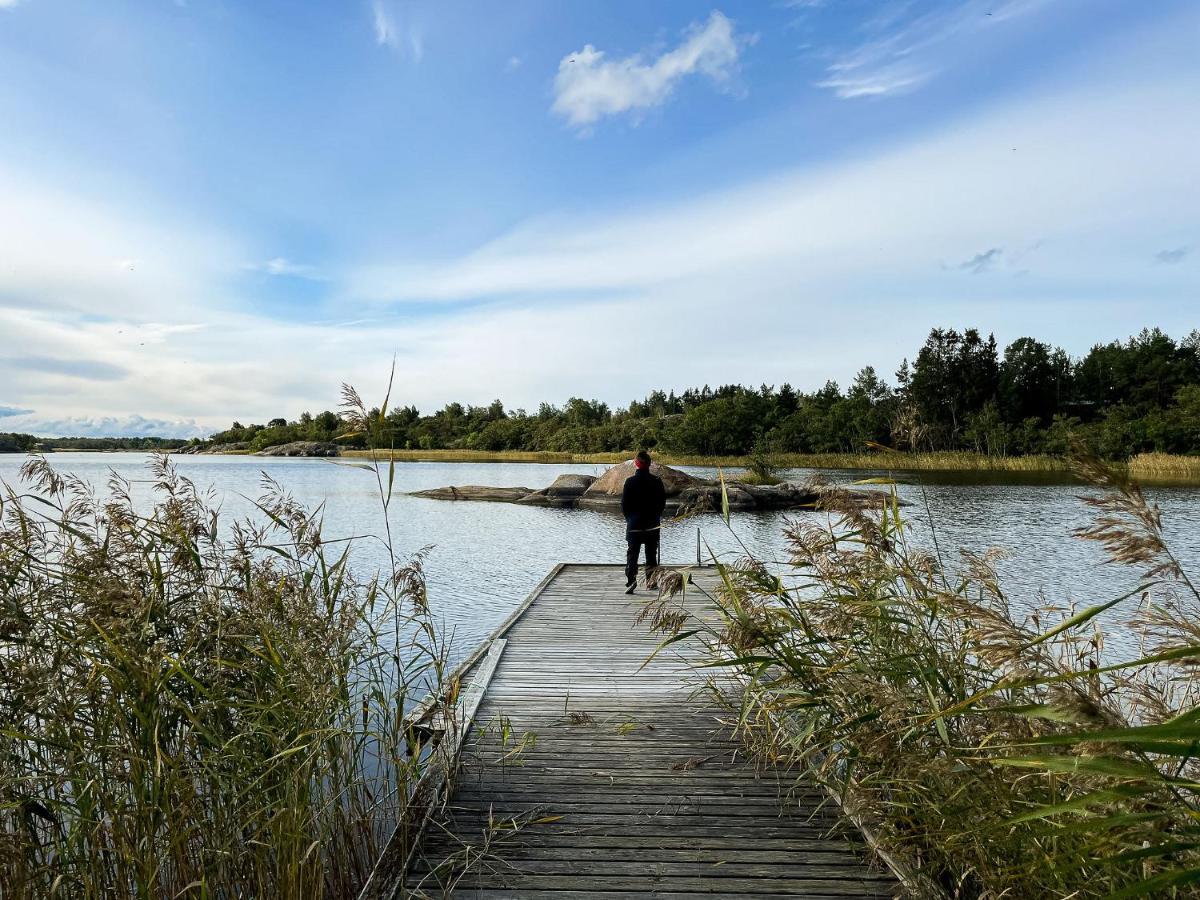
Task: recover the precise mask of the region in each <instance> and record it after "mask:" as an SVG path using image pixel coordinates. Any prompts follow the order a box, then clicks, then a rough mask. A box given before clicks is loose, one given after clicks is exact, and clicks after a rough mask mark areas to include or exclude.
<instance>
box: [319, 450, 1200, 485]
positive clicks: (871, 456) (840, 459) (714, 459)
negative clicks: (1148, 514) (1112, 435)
mask: <svg viewBox="0 0 1200 900" xmlns="http://www.w3.org/2000/svg"><path fill="white" fill-rule="evenodd" d="M372 452H374V453H375V454H376V455H377V456H379V457H382V458H384V459H387V458H388V457H389V451H388V450H377V451H370V450H343V451H342V455H343V456H345V457H369V456H371V454H372ZM390 456H391V458H392V459H395V460H396V461H398V462H500V463H503V462H528V463H548V464H559V465H564V464H587V463H598V464H606V465H612V464H614V463H619V462H624V461H625V460H626V459H629V458H631V457H632V456H633V451H623V452H614V453H558V452H551V451H525V450H493V451H489V450H393V451H390ZM655 459H657V460H659V461H660V462H663V463H666V464H668V465H673V466H713V467H722V468H746V467H748V466H749V465H750V462H751V458H750V457H749V456H695V455H688V454H672V453H666V452H661V453H655ZM773 462H774V463H775V464H776V465H778V466H779V467H780V468H783V469H831V470H837V471H849V470H861V471H879V470H884V471H891V472H943V473H979V474H982V475H986V474H1006V475H1020V474H1028V475H1035V474H1059V475H1062V476H1064V477H1069V476H1070V473H1071V466H1070V464H1069V463H1068V461H1067V460H1066V459H1064V458H1062V457H1058V456H987V455H984V454H982V453H970V452H942V453H907V452H902V451H895V452H878V451H877V452H874V453H781V454H778V455H776V456H774V457H773ZM1126 465H1127V469H1128V471H1129V474H1130V475H1131V476H1132V477H1134V478H1136V479H1138V480H1140V481H1144V482H1146V483H1151V484H1180V485H1200V456H1183V455H1178V454H1170V453H1139V454H1138V455H1137V456H1134V457H1133V458H1132V459H1130V460H1129V462H1128V463H1127V464H1126Z"/></svg>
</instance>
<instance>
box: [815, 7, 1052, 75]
mask: <svg viewBox="0 0 1200 900" xmlns="http://www.w3.org/2000/svg"><path fill="white" fill-rule="evenodd" d="M1046 5H1047V0H967V2H963V3H958V2H955V3H944V2H938V0H934V2H933V3H932V4H931V3H929V2H925V3H920V4H917V3H914V2H912V0H896V2H893V3H891V4H890V5H887V6H885V7H883V9H882V10H878V9H877V10H875V12H874V13H873V14H872V18H871V19H869V20H867V21H866V22H864V23H863V26H862V27H863V29H864V30H865V31H867V32H869V33H870V35H871V36H870V37H869V38H867V39H866V40H865V41H862V42H861V43H859V44H858V45H857V46H855V47H853V48H851V49H850V50H848V51H844V52H842V53H840V54H839V55H838V56H837V58H836V59H835V60H834V61H833V62H832V63H830V64H829V66H828V69H827V72H826V77H825V78H824V79H822V80H821V81H819V82H817V86H818V87H823V88H828V89H830V90H832V91H833V92H834V93H835V94H837V96H839V97H842V98H844V99H855V98H860V97H882V96H889V95H898V94H904V93H908V92H910V91H913V90H916V89H917V88H919V87H921V86H922V85H924V84H926V83H927V82H928V81H930V80H931V79H932V78H934V77H935V76H936V75H938V74H939V73H940V72H941V71H943V70H944V69H945V68H947V67H949V66H951V65H953V64H954V63H955V62H956V61H957V60H958V59H960V58H963V57H966V56H968V55H969V54H971V53H973V52H975V51H976V50H977V49H978V47H979V45H980V43H981V41H982V40H983V39H984V37H985V35H986V34H987V30H988V29H994V28H997V27H999V26H1001V25H1002V24H1003V23H1005V22H1008V21H1011V20H1015V19H1018V18H1020V17H1022V16H1025V15H1027V14H1029V13H1031V12H1034V11H1035V10H1037V9H1039V8H1041V7H1043V6H1046Z"/></svg>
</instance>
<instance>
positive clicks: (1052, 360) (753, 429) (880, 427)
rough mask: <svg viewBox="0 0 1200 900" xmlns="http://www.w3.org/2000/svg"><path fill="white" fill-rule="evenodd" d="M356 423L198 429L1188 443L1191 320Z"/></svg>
mask: <svg viewBox="0 0 1200 900" xmlns="http://www.w3.org/2000/svg"><path fill="white" fill-rule="evenodd" d="M379 412H380V411H379V410H375V411H374V416H373V421H375V422H377V423H378V424H377V425H376V426H375V432H374V433H372V434H369V435H363V434H356V435H348V434H347V430H348V429H347V426H346V424H345V422H344V421H343V419H342V418H341V416H340V415H339V414H338V413H336V412H332V411H328V410H326V411H324V412H321V413H319V414H316V415H312V414H310V413H307V412H305V413H302V414H301V415H300V416H299V418H297V419H295V420H292V421H289V420H288V419H285V418H276V419H272V420H271V421H269V422H267V423H266V424H265V425H255V424H251V425H242V424H241V423H239V422H234V423H233V425H232V426H231V427H230V428H228V429H226V430H225V431H221V432H218V433H216V434H214V435H213V436H212V437H211V439H210V442H211V443H212V444H228V443H241V442H245V443H246V444H247V448H248V449H250V450H259V449H263V448H265V447H269V446H272V445H275V444H282V443H286V442H289V441H296V440H338V441H340V442H342V443H344V444H346V445H349V446H363V445H365V444H366V443H367V442H371V443H373V444H375V445H376V446H385V447H387V446H391V447H395V448H397V449H416V450H432V449H456V450H461V449H465V450H484V451H493V452H495V451H504V450H523V451H558V452H573V453H599V452H612V451H624V450H633V449H637V448H640V447H645V448H659V449H662V450H666V451H668V452H671V453H675V454H681V455H682V454H688V455H703V456H733V455H742V454H747V453H751V452H763V451H766V452H780V453H837V452H857V451H860V450H862V449H863V447H864V446H866V445H867V444H868V443H870V442H874V443H878V444H883V445H886V446H889V447H894V448H896V449H901V450H912V451H939V450H969V451H974V452H977V453H981V454H985V455H989V456H1012V455H1023V454H1033V453H1046V454H1061V453H1063V452H1065V451H1066V450H1067V449H1068V445H1069V444H1070V442H1071V440H1072V439H1074V438H1078V439H1081V440H1083V441H1084V442H1085V443H1086V444H1088V445H1089V446H1090V447H1091V448H1092V449H1093V450H1095V451H1096V452H1097V453H1099V454H1100V455H1101V456H1104V457H1106V458H1109V459H1125V458H1127V457H1129V456H1132V455H1133V454H1136V453H1141V452H1149V451H1157V452H1164V453H1180V454H1195V453H1200V331H1195V330H1194V331H1192V332H1191V333H1190V334H1188V335H1187V336H1185V337H1184V338H1182V339H1180V340H1176V339H1175V338H1172V337H1171V336H1170V335H1168V334H1165V333H1164V332H1163V331H1161V330H1159V329H1157V328H1155V329H1146V330H1143V331H1142V332H1141V333H1140V334H1138V335H1135V336H1133V337H1131V338H1129V339H1128V340H1125V341H1119V340H1114V341H1112V342H1110V343H1107V344H1096V345H1095V346H1093V347H1092V348H1091V350H1090V351H1088V353H1087V354H1085V355H1084V356H1083V357H1081V358H1072V357H1071V356H1070V355H1069V354H1068V353H1066V352H1065V351H1064V350H1062V349H1061V348H1058V347H1054V346H1051V345H1050V344H1048V343H1045V342H1043V341H1039V340H1037V339H1035V338H1032V337H1022V338H1018V339H1017V340H1014V341H1013V342H1012V343H1010V344H1008V345H1007V346H1006V347H1004V348H1003V351H1001V349H1000V348H999V347H998V345H997V343H996V340H995V338H994V337H992V336H991V335H988V336H987V337H984V336H983V335H982V334H981V333H980V332H979V331H978V330H977V329H974V328H968V329H966V330H964V331H961V332H960V331H957V330H955V329H952V328H950V329H945V328H935V329H933V330H932V331H931V332H930V333H929V336H928V338H927V339H926V340H925V343H924V345H923V346H922V347H920V348H919V350H918V351H917V353H916V354H915V355H914V356H913V357H912V358H911V360H909V359H905V360H904V362H903V363H902V364H901V366H900V367H899V369H898V370H897V371H896V372H895V374H894V376H893V377H892V379H891V380H890V381H889V380H888V379H887V378H885V377H883V376H881V375H880V373H879V372H877V371H876V369H875V368H874V367H872V366H869V365H868V366H865V367H864V368H862V369H861V370H860V371H859V372H858V374H857V375H856V376H855V378H854V380H853V381H852V382H851V383H850V384H849V385H847V386H846V387H845V388H842V387H841V386H840V385H838V384H836V383H835V382H832V381H830V382H827V383H826V384H825V385H824V386H823V387H822V388H820V389H819V390H816V391H813V392H811V393H806V392H803V391H797V390H796V389H795V388H793V387H792V386H791V385H790V384H787V383H784V384H781V385H779V386H778V387H775V386H772V385H765V384H764V385H761V386H759V387H757V388H755V387H746V386H743V385H723V386H720V387H716V388H712V387H709V386H708V385H705V386H703V387H700V388H691V389H688V390H685V391H683V392H681V393H677V392H675V391H669V392H668V391H663V390H655V391H652V392H651V393H649V394H648V395H647V396H646V397H645V398H644V399H641V400H634V401H632V402H631V403H630V404H629V405H628V406H627V407H624V408H617V409H612V408H610V407H609V406H608V405H607V404H606V403H603V402H601V401H599V400H595V399H592V400H584V399H582V398H579V397H572V398H570V399H569V400H567V401H566V403H565V404H563V405H562V406H555V405H552V404H550V403H543V404H541V406H540V407H539V408H538V409H537V410H536V411H526V410H524V409H515V410H512V409H507V408H505V406H504V404H503V403H502V402H501V401H500V400H495V401H494V402H492V403H490V404H489V405H487V406H473V405H469V404H463V403H459V402H452V403H448V404H446V406H444V407H443V408H442V409H440V410H437V411H436V412H433V413H428V414H422V412H421V411H420V410H418V409H417V408H416V407H415V406H397V407H395V408H393V409H390V410H388V411H387V413H386V415H384V416H380V415H379Z"/></svg>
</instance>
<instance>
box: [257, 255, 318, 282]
mask: <svg viewBox="0 0 1200 900" xmlns="http://www.w3.org/2000/svg"><path fill="white" fill-rule="evenodd" d="M246 268H247V269H249V270H250V271H253V272H265V273H266V274H268V275H281V276H285V277H289V278H307V279H309V280H310V281H319V280H321V275H320V273H319V272H318V271H317V269H316V267H315V266H310V265H305V264H304V263H296V262H292V261H291V260H290V259H288V258H287V257H284V256H276V257H274V258H273V259H267V260H264V261H262V262H257V263H248V264H247V265H246Z"/></svg>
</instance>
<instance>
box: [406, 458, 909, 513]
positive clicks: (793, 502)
mask: <svg viewBox="0 0 1200 900" xmlns="http://www.w3.org/2000/svg"><path fill="white" fill-rule="evenodd" d="M650 471H651V472H653V473H654V474H655V475H657V476H658V477H659V478H661V479H662V480H663V486H664V487H665V488H666V493H667V509H666V511H667V513H668V514H669V515H675V514H678V513H680V512H686V511H701V510H720V509H721V506H722V495H721V484H720V482H716V481H709V480H707V479H704V478H697V477H696V476H694V475H689V474H688V473H687V472H682V471H680V470H679V469H672V468H671V467H670V466H663V465H659V464H658V463H654V464H652V465H651V468H650ZM633 472H634V465H633V460H629V461H628V462H624V463H621V464H620V465H616V466H613V467H612V468H611V469H609V470H608V471H607V472H605V473H604V474H603V475H601V476H600V477H599V478H594V477H592V476H591V475H575V474H566V475H559V476H558V478H556V479H555V480H554V483H553V484H551V485H550V486H549V487H545V488H542V489H541V490H536V491H535V490H531V489H529V488H525V487H485V486H481V485H475V484H468V485H461V486H450V487H442V488H433V489H432V490H426V491H416V492H415V493H414V494H413V495H412V496H414V497H426V498H429V499H432V500H487V501H492V502H498V503H520V504H522V505H524V506H550V507H557V508H562V509H566V508H575V507H582V508H585V509H609V510H617V509H619V508H620V506H621V490H622V488H623V487H624V486H625V479H626V478H628V477H629V476H630V475H632V474H633ZM725 496H727V497H728V498H729V508H730V509H732V510H780V509H823V508H829V507H830V506H834V505H838V504H843V503H855V504H858V505H861V506H871V505H878V504H881V503H883V502H886V501H887V500H888V499H889V496H890V495H888V494H886V493H884V492H883V491H858V490H845V489H842V488H837V487H833V486H828V485H819V484H790V483H787V482H784V483H783V484H773V485H754V484H745V483H743V482H740V481H727V482H726V483H725Z"/></svg>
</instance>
